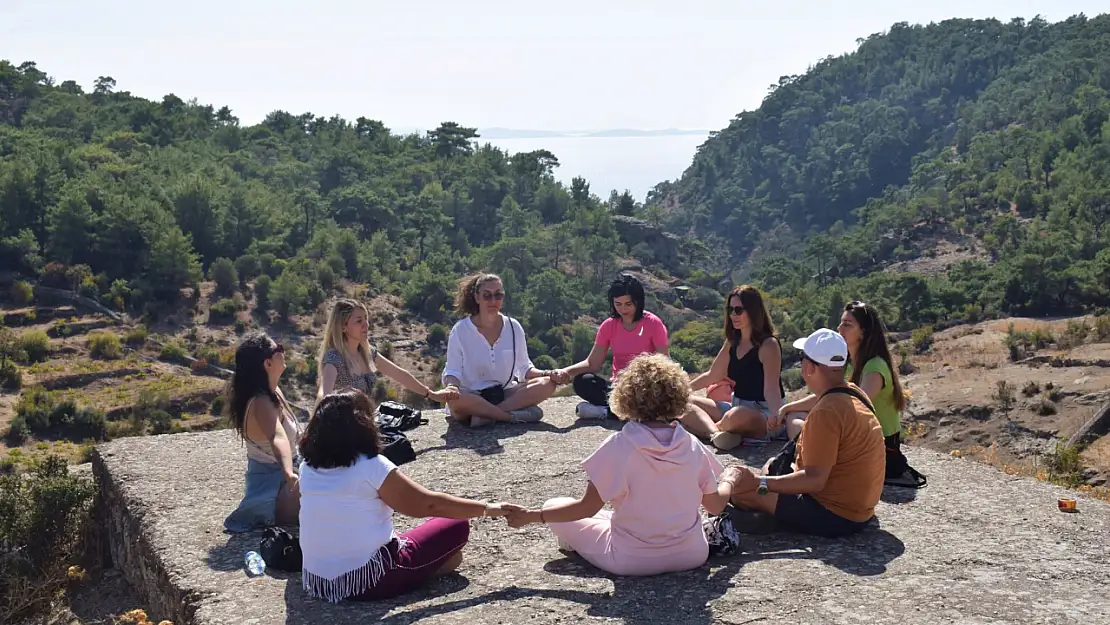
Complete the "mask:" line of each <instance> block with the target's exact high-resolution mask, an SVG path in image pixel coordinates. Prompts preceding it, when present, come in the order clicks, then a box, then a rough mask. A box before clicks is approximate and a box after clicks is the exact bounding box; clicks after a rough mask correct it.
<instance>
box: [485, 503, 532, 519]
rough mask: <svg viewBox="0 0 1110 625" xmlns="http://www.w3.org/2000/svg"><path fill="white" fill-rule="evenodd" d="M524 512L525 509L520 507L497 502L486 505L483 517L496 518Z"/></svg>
mask: <svg viewBox="0 0 1110 625" xmlns="http://www.w3.org/2000/svg"><path fill="white" fill-rule="evenodd" d="M525 511H526V509H525V508H522V507H520V506H518V505H516V504H513V503H508V502H504V501H502V502H499V503H490V504H486V514H485V516H487V517H491V518H496V517H503V516H508V515H510V514H517V513H520V512H525Z"/></svg>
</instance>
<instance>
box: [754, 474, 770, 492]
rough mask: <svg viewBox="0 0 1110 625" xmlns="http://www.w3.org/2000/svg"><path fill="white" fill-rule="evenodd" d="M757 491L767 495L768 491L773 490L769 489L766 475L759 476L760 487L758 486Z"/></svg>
mask: <svg viewBox="0 0 1110 625" xmlns="http://www.w3.org/2000/svg"><path fill="white" fill-rule="evenodd" d="M755 492H757V493H759V494H760V495H766V494H767V493H769V492H771V491H769V490H768V489H767V476H766V475H764V476H762V477H760V478H759V488H757V489H756V491H755Z"/></svg>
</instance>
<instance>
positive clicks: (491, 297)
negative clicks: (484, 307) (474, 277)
mask: <svg viewBox="0 0 1110 625" xmlns="http://www.w3.org/2000/svg"><path fill="white" fill-rule="evenodd" d="M482 299H484V300H486V301H487V302H489V301H498V302H500V301H501V300H503V299H505V292H504V291H497V292H495V293H490V292H489V291H482Z"/></svg>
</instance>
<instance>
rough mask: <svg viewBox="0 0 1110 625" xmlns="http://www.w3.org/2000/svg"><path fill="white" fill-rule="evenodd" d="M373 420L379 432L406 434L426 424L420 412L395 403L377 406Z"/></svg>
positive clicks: (384, 403) (389, 402)
mask: <svg viewBox="0 0 1110 625" xmlns="http://www.w3.org/2000/svg"><path fill="white" fill-rule="evenodd" d="M374 420H375V421H377V422H378V429H379V430H396V431H398V432H406V431H408V430H412V429H415V428H417V427H418V426H421V425H425V424H427V423H428V420H427V419H425V418H424V417H423V413H422V412H420V411H419V410H417V409H416V408H413V407H412V406H406V405H405V404H402V403H399V402H395V401H383V402H382V403H381V404H379V405H378V410H377V412H375V413H374Z"/></svg>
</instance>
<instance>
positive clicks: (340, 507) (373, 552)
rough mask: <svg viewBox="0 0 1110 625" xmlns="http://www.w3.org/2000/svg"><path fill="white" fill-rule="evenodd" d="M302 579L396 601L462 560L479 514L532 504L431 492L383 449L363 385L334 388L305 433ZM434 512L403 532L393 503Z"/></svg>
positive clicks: (315, 586)
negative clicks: (395, 520) (471, 521)
mask: <svg viewBox="0 0 1110 625" xmlns="http://www.w3.org/2000/svg"><path fill="white" fill-rule="evenodd" d="M300 449H301V453H302V455H303V457H304V463H303V464H301V475H300V489H301V510H300V544H301V552H302V554H303V558H304V559H303V566H302V570H301V582H302V585H303V586H304V589H305V592H307V593H308V594H309V595H310V596H313V597H317V598H321V599H326V600H327V601H329V602H332V603H337V602H339V601H343V600H344V599H347V600H355V601H373V600H377V599H388V598H390V597H395V596H397V595H400V594H403V593H406V592H409V591H412V590H414V589H416V588H418V587H419V586H421V585H423V584H424V583H425V582H427V581H428V580H430V579H432V578H435V577H439V576H441V575H445V574H447V573H450V572H451V571H454V570H455V569H456V568H458V566H459V564H460V563H461V562H462V548H463V547H464V546H465V545H466V542H467V540H468V539H469V538H470V524H469V523H468V522H467V521H466V519H469V518H473V517H487V516H488V517H499V516H504V515H505V513H506V512H507V511H510V510H511V511H514V512H515V511H521V510H523V508H520V507H519V506H513V505H511V504H489V503H484V502H481V501H474V500H472V499H462V498H459V497H454V496H452V495H447V494H444V493H438V492H434V491H429V490H427V489H425V488H424V487H423V486H421V485H419V484H417V483H415V482H413V481H412V480H410V479H409V478H408V477H406V476H405V475H404V474H403V473H401V471H400V470H398V469H397V467H396V466H395V465H394V464H393V463H392V462H390V461H389V459H387V458H386V457H385V456H382V455H380V452H381V449H382V442H381V437H380V436H379V433H378V427H377V424H376V422H375V421H374V403H373V402H372V401H370V398H369V397H367V396H366V395H365V394H363V393H362V392H361V391H357V390H347V391H342V392H337V393H332V394H330V395H326V396H325V397H324V398H323V400H321V401H320V403H319V405H318V406H317V407H316V411H315V412H314V413H313V415H312V418H311V419H309V422H308V425H307V427H306V428H305V432H304V435H303V436H302V437H301V444H300ZM394 510H396V511H397V512H400V513H401V514H404V515H406V516H411V517H416V518H424V517H432V518H429V519H428V520H427V521H425V522H424V523H423V524H421V525H419V526H417V527H415V528H413V529H411V530H409V531H407V532H404V533H402V534H397V533H396V532H395V531H394V528H393V516H392V513H393V511H394Z"/></svg>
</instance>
